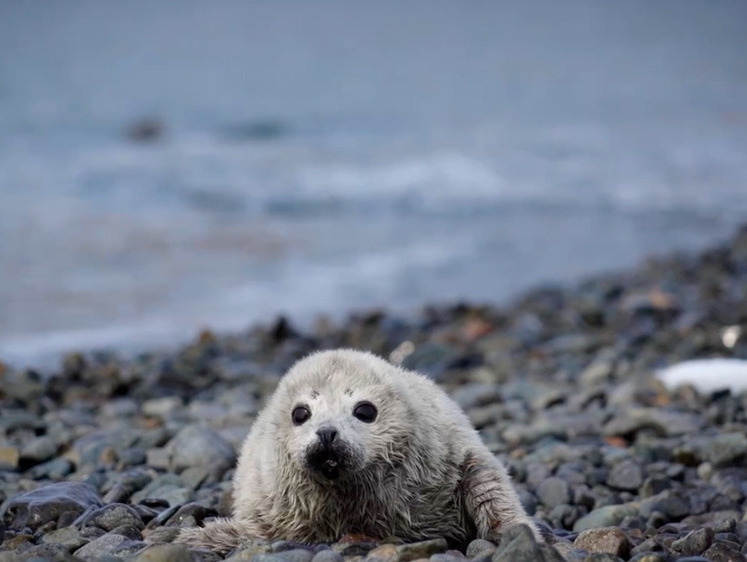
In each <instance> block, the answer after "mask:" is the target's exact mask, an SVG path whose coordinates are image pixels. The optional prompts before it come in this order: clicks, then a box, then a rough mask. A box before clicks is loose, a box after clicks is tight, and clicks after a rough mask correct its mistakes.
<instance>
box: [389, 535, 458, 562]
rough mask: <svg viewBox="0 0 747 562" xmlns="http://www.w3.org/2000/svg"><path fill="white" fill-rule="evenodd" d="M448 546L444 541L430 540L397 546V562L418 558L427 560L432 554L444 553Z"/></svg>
mask: <svg viewBox="0 0 747 562" xmlns="http://www.w3.org/2000/svg"><path fill="white" fill-rule="evenodd" d="M448 548H449V545H448V544H447V543H446V539H431V540H429V541H419V542H413V543H407V544H401V545H399V546H397V556H396V560H397V562H409V561H410V560H416V559H418V558H429V557H430V556H431V555H433V554H437V553H439V552H445V551H446V550H448Z"/></svg>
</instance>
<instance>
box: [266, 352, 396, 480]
mask: <svg viewBox="0 0 747 562" xmlns="http://www.w3.org/2000/svg"><path fill="white" fill-rule="evenodd" d="M310 363H311V364H306V365H305V364H304V362H303V361H302V362H300V363H299V364H298V365H297V368H296V369H298V370H296V369H294V371H295V372H293V371H292V372H291V373H289V374H288V376H287V377H286V380H285V381H284V382H283V383H281V387H280V388H279V393H280V395H281V400H282V403H283V408H282V412H283V413H282V415H283V416H284V419H283V420H280V421H279V425H281V426H282V427H283V429H284V431H283V437H284V439H283V442H282V443H281V446H283V447H284V448H285V450H286V452H287V453H288V454H289V456H290V457H291V458H292V459H293V460H294V462H295V463H296V464H297V465H298V466H299V468H301V469H302V470H304V471H306V472H307V474H309V476H310V477H311V478H313V479H314V480H316V481H318V482H322V483H334V482H335V481H338V480H351V479H355V477H356V475H360V474H362V472H363V471H365V470H366V469H367V468H368V467H369V466H371V465H374V464H385V465H387V468H395V466H396V464H397V463H398V462H400V461H401V459H402V458H403V457H404V454H405V449H406V448H407V447H408V446H409V438H408V436H409V435H410V433H409V431H408V427H407V426H408V424H407V422H408V420H409V414H408V409H407V408H406V407H405V404H404V403H403V400H402V397H401V396H400V395H399V393H398V392H397V390H396V385H392V384H391V381H389V380H388V379H386V378H382V377H381V376H380V375H381V368H382V366H381V365H377V368H376V369H371V370H370V371H369V370H367V369H366V368H365V365H363V366H362V365H361V364H360V362H358V363H356V364H346V362H344V361H340V362H336V363H334V364H331V365H330V364H329V362H326V363H325V364H324V365H320V366H317V365H315V364H314V363H313V362H310ZM381 363H382V364H383V365H385V366H387V367H388V368H391V366H389V365H388V364H387V363H385V362H383V361H381ZM314 367H322V368H320V369H319V370H314ZM299 368H300V369H299Z"/></svg>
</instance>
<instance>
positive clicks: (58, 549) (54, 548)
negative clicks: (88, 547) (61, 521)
mask: <svg viewBox="0 0 747 562" xmlns="http://www.w3.org/2000/svg"><path fill="white" fill-rule="evenodd" d="M16 555H17V556H18V560H55V561H56V562H62V561H64V560H73V557H72V556H71V555H70V552H69V550H68V548H67V547H66V546H64V545H61V544H51V543H47V544H38V545H35V546H32V547H30V548H27V549H26V550H24V551H23V552H19V553H16Z"/></svg>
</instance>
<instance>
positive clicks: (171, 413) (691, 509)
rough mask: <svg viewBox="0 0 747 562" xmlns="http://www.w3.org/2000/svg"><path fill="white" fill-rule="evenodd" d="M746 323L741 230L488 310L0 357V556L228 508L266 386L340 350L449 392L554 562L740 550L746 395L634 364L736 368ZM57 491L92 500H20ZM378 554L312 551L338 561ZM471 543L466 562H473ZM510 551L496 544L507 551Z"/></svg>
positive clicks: (89, 542)
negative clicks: (550, 547) (721, 360)
mask: <svg viewBox="0 0 747 562" xmlns="http://www.w3.org/2000/svg"><path fill="white" fill-rule="evenodd" d="M728 328H731V329H732V330H731V331H730V332H728V333H730V334H731V336H730V337H729V338H728V339H725V338H724V333H725V332H724V330H725V329H728ZM736 328H739V329H738V330H737V329H736ZM745 331H747V227H742V228H741V229H739V230H738V232H736V233H735V234H734V236H733V237H732V238H731V239H730V240H728V241H726V242H724V243H722V244H719V245H717V246H715V247H712V248H710V249H708V250H705V251H703V252H699V253H678V254H672V255H665V256H661V257H654V258H650V259H648V260H646V262H645V263H643V264H641V265H640V266H638V267H636V268H632V269H629V270H626V271H622V272H615V273H609V274H604V275H595V276H592V277H589V278H586V279H582V280H579V281H577V282H575V283H570V284H564V285H563V286H553V287H546V288H538V289H535V290H530V291H528V292H526V293H523V294H522V295H521V296H519V297H518V298H516V299H513V300H512V301H511V302H510V303H509V304H508V305H506V306H502V307H496V306H491V305H471V304H459V305H454V306H430V307H425V308H424V309H422V310H421V311H419V312H417V313H415V314H412V315H409V316H399V315H393V314H390V313H387V312H386V311H379V310H373V311H367V312H360V313H356V314H351V315H349V316H347V317H346V318H345V319H344V320H342V321H340V322H325V321H324V320H318V321H317V322H316V323H315V324H314V325H313V326H312V327H311V328H310V329H308V330H301V329H299V328H298V327H296V326H295V325H293V324H292V323H290V322H289V321H287V320H285V319H284V318H279V319H277V320H275V321H274V322H272V323H270V324H265V325H255V326H253V327H251V328H249V329H247V330H244V331H242V332H237V333H233V334H221V335H216V334H214V333H213V332H210V331H203V332H202V333H201V334H199V335H198V336H197V337H196V338H194V339H193V340H192V341H191V342H189V343H187V344H186V345H184V346H182V347H180V348H178V349H174V350H150V351H146V352H143V353H138V354H135V355H133V356H132V357H128V358H124V357H120V356H119V354H117V353H114V352H106V351H104V352H93V353H90V354H80V353H70V354H68V355H67V356H66V357H65V358H64V360H63V361H62V363H61V365H60V366H58V367H55V368H52V369H47V370H44V371H35V370H15V369H12V368H10V367H8V366H2V364H0V502H2V507H0V512H4V515H3V517H2V520H0V543H1V544H0V550H7V551H10V552H13V553H14V554H15V555H18V556H20V557H25V558H29V557H34V556H51V555H60V556H67V557H70V556H72V555H75V556H78V557H80V558H96V557H100V556H105V555H106V556H115V557H119V558H127V557H130V558H132V557H136V556H139V555H141V554H142V552H143V550H144V549H147V548H150V549H153V547H149V546H148V544H146V543H145V542H144V541H145V539H148V540H149V541H151V542H161V541H168V540H170V539H171V538H173V536H174V534H175V532H176V531H177V530H178V528H179V526H180V525H188V524H196V523H199V522H200V521H202V520H203V519H204V518H205V517H210V516H215V515H226V514H227V508H228V505H229V504H230V494H229V490H230V477H231V475H232V472H233V469H232V468H231V466H232V463H233V457H232V455H231V454H230V453H227V451H229V452H230V451H231V450H233V451H235V450H237V449H238V446H239V444H240V443H241V441H242V440H243V437H244V436H245V435H246V433H247V432H248V428H249V424H250V421H251V420H252V419H253V418H254V416H256V413H257V412H258V409H259V408H260V407H261V404H262V402H263V401H264V400H265V399H266V398H267V396H268V395H269V393H271V391H272V389H273V388H274V385H275V384H276V382H277V380H278V378H279V377H280V376H281V375H282V374H283V372H284V371H285V370H286V369H287V368H288V367H289V366H290V364H292V363H293V362H294V361H295V360H296V359H297V358H299V357H301V356H303V355H305V354H307V353H309V352H311V351H313V350H316V349H321V348H333V347H355V348H359V349H367V350H371V351H373V352H375V353H377V354H379V355H382V356H384V357H387V358H389V359H390V360H392V361H395V362H398V363H401V364H402V365H403V366H404V367H406V368H411V369H414V370H418V371H420V372H423V373H426V374H428V375H429V376H431V377H432V378H433V379H434V380H436V381H437V382H439V383H440V384H441V385H442V386H443V387H444V389H445V390H446V391H447V392H448V393H449V394H450V395H451V396H452V397H454V399H455V400H457V402H458V403H459V404H460V405H461V406H462V407H463V408H464V409H465V411H466V412H467V415H468V416H469V418H470V420H471V421H472V423H473V424H474V425H475V427H476V428H477V429H478V430H479V431H480V432H481V434H482V436H483V439H484V440H485V442H486V443H487V444H488V446H489V447H490V448H491V450H493V451H494V452H495V453H496V454H497V455H499V456H500V457H501V458H502V459H503V460H504V461H505V462H506V464H507V466H508V467H509V469H510V471H511V472H512V474H513V477H514V481H515V483H516V485H517V488H518V489H519V492H520V495H521V498H522V501H523V503H524V505H525V507H527V509H528V511H530V513H531V514H533V515H534V517H535V518H537V519H538V520H539V521H541V522H544V523H545V524H546V525H548V527H550V528H552V529H553V530H554V536H555V541H556V542H555V545H554V548H555V549H556V550H557V551H558V552H559V553H560V555H562V556H563V557H564V558H565V559H566V560H579V561H580V560H585V559H586V556H587V554H589V553H593V552H601V550H599V549H600V548H606V549H610V548H611V549H612V550H606V552H612V553H613V554H614V556H617V557H618V558H606V559H605V560H615V559H622V560H631V559H636V560H644V559H645V560H650V561H653V560H670V559H676V558H677V557H680V556H686V555H692V556H695V555H705V557H706V558H711V559H722V558H715V557H716V556H717V555H724V556H730V557H731V559H734V560H742V559H744V555H745V553H747V516H746V515H745V513H746V510H747V468H745V466H746V465H745V463H746V462H747V394H745V393H744V392H742V393H741V394H737V393H731V392H728V391H716V392H709V393H698V392H697V391H696V390H695V389H694V388H692V387H683V388H678V389H673V390H667V389H666V388H664V387H663V386H662V385H661V384H660V383H658V382H657V381H656V380H654V378H653V374H654V372H655V371H656V370H657V369H660V368H662V367H666V366H667V365H671V364H674V363H678V362H681V361H684V360H688V359H694V358H707V357H733V358H741V359H747V337H746V336H745V335H744V333H745ZM735 333H738V335H737V336H736V337H732V336H734V334H735ZM1 360H2V358H0V361H1ZM704 376H707V373H704ZM206 458H207V459H208V460H207V462H206V460H205V459H206ZM216 467H220V469H219V470H218V469H217V468H216ZM54 482H78V483H80V482H84V483H87V484H89V485H90V486H91V487H92V491H91V490H89V489H88V488H87V487H86V490H88V492H87V493H83V492H81V489H79V488H78V489H76V490H77V491H73V492H72V493H70V494H67V495H64V496H65V497H63V495H60V493H59V491H58V492H54V490H57V488H55V487H52V488H50V490H52V492H54V493H52V492H50V495H49V497H48V498H46V499H45V500H44V502H46V503H44V502H41V503H42V506H41V507H40V506H39V505H38V502H37V504H33V505H32V503H30V502H29V501H27V500H25V499H24V498H26V496H24V493H27V492H30V491H31V490H33V489H35V488H37V487H40V486H46V485H49V484H51V483H54ZM55 494H57V495H55ZM24 502H25V503H24ZM52 505H54V506H57V507H55V508H54V509H53V508H52V507H50V506H52ZM59 506H62V507H59ZM55 509H57V511H55ZM60 510H61V511H60ZM87 510H88V511H87ZM84 512H85V513H86V514H87V515H85V516H81V513H84ZM282 542H283V541H280V543H282ZM504 542H505V541H504ZM514 542H516V541H512V542H511V544H514ZM517 544H518V543H517ZM610 545H612V546H610ZM376 546H377V545H376V544H370V543H365V544H358V545H352V546H351V545H350V544H342V545H341V544H335V545H332V546H331V551H332V552H334V553H337V554H336V555H335V556H337V555H339V556H342V557H343V558H345V559H348V560H352V559H353V558H354V557H355V556H365V555H366V554H367V553H368V552H369V551H372V550H373V549H374V548H375V547H376ZM483 547H484V548H487V549H489V548H490V547H488V546H487V545H483ZM515 547H516V548H518V546H516V545H515ZM174 548H179V547H174ZM247 548H250V547H247ZM251 548H254V550H253V551H251V552H249V551H248V550H247V551H245V552H243V553H241V555H242V556H251V555H252V554H262V555H263V556H265V557H274V558H273V559H277V561H278V562H282V561H285V562H290V561H291V560H295V561H301V560H302V561H304V562H308V561H310V560H311V557H313V556H315V555H316V556H319V555H320V554H319V551H323V552H325V553H327V554H326V556H332V554H331V553H329V552H328V551H327V550H326V549H322V547H318V546H317V547H314V549H311V550H309V549H307V548H306V547H299V546H298V545H290V546H288V545H285V546H283V545H282V544H280V545H279V543H278V542H277V541H275V542H268V543H266V544H264V543H262V544H259V545H257V544H255V545H253V546H251ZM476 548H477V547H473V548H472V550H471V551H470V550H469V549H467V552H466V555H467V558H472V559H477V558H479V557H478V556H476V555H475V554H476V552H475V549H476ZM492 548H493V549H495V545H493V547H492ZM507 548H511V546H510V545H508V544H501V545H499V546H498V549H499V550H498V553H499V554H500V553H502V552H503V554H505V555H506V556H509V558H506V559H515V560H521V559H522V558H521V556H520V554H518V552H519V551H518V550H517V551H516V552H514V553H513V554H511V552H509V553H506V552H504V551H505V549H507ZM320 549H321V550H320ZM501 549H503V550H501ZM145 552H146V554H147V552H151V553H153V552H155V551H153V550H150V551H147V550H146V551H145ZM381 552H382V551H378V553H377V552H373V553H372V555H371V556H372V557H376V556H379V554H380V553H381ZM291 553H294V554H293V555H292V556H291ZM304 553H305V554H304ZM643 553H652V554H650V555H649V558H641V557H640V556H639V555H642V554H643ZM182 554H185V553H182ZM235 554H239V553H235ZM431 554H433V553H432V552H429V554H428V555H431ZM470 554H471V555H470ZM193 555H194V556H198V553H193ZM0 556H2V555H1V554H0ZM143 556H145V554H143ZM199 556H201V557H202V558H201V559H204V560H212V559H215V558H214V557H211V556H210V555H209V554H206V553H202V554H199ZM293 556H295V558H293ZM392 556H394V555H393V554H392ZM433 556H436V557H438V556H441V557H442V558H434V559H432V560H433V561H434V562H437V561H438V562H458V560H460V559H462V560H463V559H464V556H465V554H464V553H461V554H458V553H457V552H454V551H449V552H448V553H445V554H444V553H440V552H439V553H436V554H433ZM460 556H461V558H460ZM496 556H497V555H496ZM657 556H658V558H657ZM443 557H451V558H453V559H454V560H451V558H449V559H448V560H447V558H443ZM482 557H483V558H484V553H483V555H482ZM740 557H741V558H740ZM336 559H338V560H339V558H336ZM391 559H392V560H395V558H391ZM724 559H725V558H724ZM269 560H270V559H269V558H262V561H263V562H268V561H269Z"/></svg>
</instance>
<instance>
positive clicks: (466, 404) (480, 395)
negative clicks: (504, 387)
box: [451, 383, 502, 411]
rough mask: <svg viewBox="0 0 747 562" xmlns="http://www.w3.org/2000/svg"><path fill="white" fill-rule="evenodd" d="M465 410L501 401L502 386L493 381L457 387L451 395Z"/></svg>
mask: <svg viewBox="0 0 747 562" xmlns="http://www.w3.org/2000/svg"><path fill="white" fill-rule="evenodd" d="M451 397H452V398H453V399H454V401H456V403H457V404H459V405H460V406H461V407H462V409H463V410H465V411H466V410H470V409H471V408H475V407H479V406H486V405H488V404H491V403H494V402H500V401H501V398H502V393H501V387H500V385H498V384H493V383H469V384H466V385H464V386H461V387H459V388H457V389H456V390H455V391H454V392H453V393H452V396H451Z"/></svg>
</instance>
